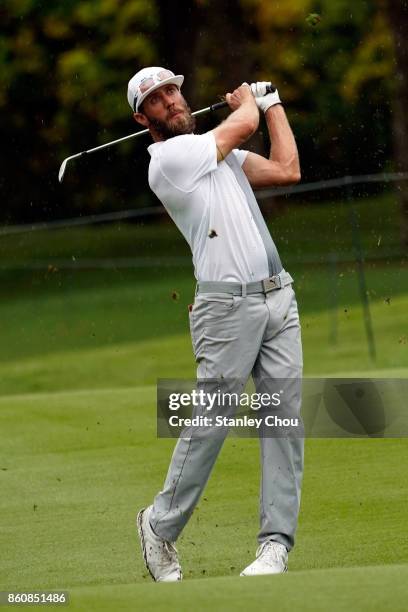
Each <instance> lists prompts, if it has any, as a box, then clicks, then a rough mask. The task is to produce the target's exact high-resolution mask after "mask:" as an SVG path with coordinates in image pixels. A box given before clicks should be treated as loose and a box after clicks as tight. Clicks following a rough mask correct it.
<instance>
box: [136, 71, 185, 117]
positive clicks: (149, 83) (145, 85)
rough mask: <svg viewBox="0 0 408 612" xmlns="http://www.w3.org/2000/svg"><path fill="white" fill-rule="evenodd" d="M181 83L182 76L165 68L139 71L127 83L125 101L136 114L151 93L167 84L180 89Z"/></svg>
mask: <svg viewBox="0 0 408 612" xmlns="http://www.w3.org/2000/svg"><path fill="white" fill-rule="evenodd" d="M183 81H184V76H183V75H182V74H174V72H172V71H171V70H167V68H160V67H159V66H151V67H150V68H143V70H139V72H136V74H135V75H134V76H133V77H132V78H131V79H130V81H129V83H128V91H127V99H128V102H129V105H130V108H131V109H132V110H133V111H134V112H135V113H137V112H138V111H139V108H140V105H141V104H142V102H143V100H144V99H145V98H146V96H148V95H149V94H151V93H152V91H154V90H155V89H158V88H159V87H162V86H163V85H167V84H168V83H174V85H177V87H181V85H182V83H183Z"/></svg>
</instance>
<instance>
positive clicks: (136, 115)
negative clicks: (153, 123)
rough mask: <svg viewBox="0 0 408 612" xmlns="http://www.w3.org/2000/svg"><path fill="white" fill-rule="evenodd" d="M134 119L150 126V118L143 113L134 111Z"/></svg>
mask: <svg viewBox="0 0 408 612" xmlns="http://www.w3.org/2000/svg"><path fill="white" fill-rule="evenodd" d="M133 119H134V120H135V121H136V122H137V123H140V124H141V125H143V126H144V127H148V126H149V120H148V118H147V117H146V115H144V114H143V113H133Z"/></svg>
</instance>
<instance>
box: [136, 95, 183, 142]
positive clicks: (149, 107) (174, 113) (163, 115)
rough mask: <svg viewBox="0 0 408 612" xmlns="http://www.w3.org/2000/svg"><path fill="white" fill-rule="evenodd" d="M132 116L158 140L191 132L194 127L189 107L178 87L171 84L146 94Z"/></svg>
mask: <svg viewBox="0 0 408 612" xmlns="http://www.w3.org/2000/svg"><path fill="white" fill-rule="evenodd" d="M134 117H135V119H136V121H139V123H142V125H145V126H146V127H148V128H149V129H150V130H151V131H152V132H153V133H154V134H155V135H157V137H158V139H160V140H167V139H168V138H173V136H180V135H181V134H192V132H193V131H194V128H195V119H194V117H192V115H191V110H190V107H189V106H188V104H187V102H186V101H185V99H184V98H183V96H182V95H181V93H180V90H179V89H178V87H177V86H176V85H172V84H170V85H163V86H162V87H159V88H158V89H156V90H155V91H153V92H152V93H151V94H150V95H149V96H147V98H146V99H145V100H144V101H143V104H142V107H141V108H140V111H139V112H138V113H135V115H134Z"/></svg>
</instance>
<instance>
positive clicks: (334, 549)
mask: <svg viewBox="0 0 408 612" xmlns="http://www.w3.org/2000/svg"><path fill="white" fill-rule="evenodd" d="M0 415H1V431H2V440H3V443H2V455H1V461H0V475H1V481H2V491H3V492H4V493H5V494H4V495H3V496H2V498H1V502H0V511H1V516H2V526H3V535H2V540H3V546H2V548H3V550H7V556H6V557H4V556H3V557H2V572H1V584H0V586H1V588H2V589H6V588H7V589H19V588H25V589H39V588H42V589H62V588H64V589H66V590H69V591H71V590H72V594H73V598H74V599H73V600H74V601H76V602H77V605H78V609H84V610H85V609H95V610H98V609H109V607H105V608H104V607H103V606H104V603H103V596H102V593H101V591H100V590H99V588H97V587H98V586H99V585H100V586H101V587H102V586H104V591H103V592H105V593H106V598H107V600H108V601H111V602H112V601H113V599H114V598H116V597H117V596H119V600H121V599H122V598H124V599H125V600H126V595H125V594H127V596H128V597H129V598H132V597H135V598H136V600H137V601H138V605H139V607H137V606H136V607H134V608H133V609H138V610H139V609H140V610H144V609H146V606H149V605H150V606H151V608H149V609H154V605H153V602H154V601H155V597H156V593H158V601H157V605H158V606H159V607H158V608H157V609H159V610H160V609H163V610H164V609H166V608H165V606H166V605H167V606H168V607H167V609H170V610H173V609H174V610H177V609H179V608H177V605H176V603H175V602H177V601H179V603H180V605H181V604H182V602H183V601H184V605H187V601H188V597H194V599H195V598H196V597H197V598H198V599H197V601H201V604H200V605H202V606H203V607H202V608H198V609H205V605H204V603H203V602H204V597H205V592H207V595H206V596H207V602H210V601H212V597H213V596H215V599H214V603H217V602H218V604H217V605H219V606H221V607H219V608H218V609H220V610H221V609H222V610H224V609H226V610H230V609H231V610H233V609H236V606H237V605H240V606H243V601H246V600H245V599H244V600H242V591H243V589H244V590H245V592H246V594H247V595H246V596H247V597H251V598H253V602H254V603H255V602H256V605H257V606H260V607H261V606H262V603H263V597H264V589H266V590H267V592H270V594H271V596H272V593H273V588H274V587H273V584H275V582H272V583H271V582H270V579H269V581H268V579H261V583H262V584H263V586H262V594H259V591H258V589H259V586H256V584H254V582H253V580H252V579H245V585H243V584H241V582H242V581H243V580H244V579H239V578H233V577H234V576H235V577H237V575H238V573H239V571H240V570H241V569H242V568H243V567H245V565H246V564H247V563H248V562H249V561H251V560H252V558H253V555H254V552H255V547H256V539H255V538H256V530H257V523H258V517H257V513H258V500H257V493H258V450H257V445H258V442H257V440H248V439H238V438H230V439H229V440H227V442H226V444H225V447H224V449H223V451H222V453H221V456H220V458H219V461H218V462H217V465H216V467H215V470H214V473H213V476H212V478H211V480H210V483H209V485H208V487H207V489H206V491H205V493H204V496H203V498H202V500H201V502H200V504H199V506H198V508H197V509H196V510H195V512H194V514H193V516H192V518H191V520H190V522H189V524H188V526H187V528H186V530H185V531H184V533H183V535H182V536H181V538H180V540H179V550H180V555H181V560H182V563H183V568H184V573H185V577H186V582H185V584H183V585H181V587H180V590H179V591H178V593H179V595H178V596H177V597H176V600H175V602H172V603H171V604H169V603H168V602H167V595H165V594H164V590H163V585H160V586H159V587H158V585H154V584H150V578H149V577H148V575H147V571H146V570H145V568H144V566H143V563H142V559H141V554H140V550H139V542H138V540H137V536H136V529H135V515H136V511H137V510H138V509H139V508H140V507H142V506H143V505H145V504H146V503H147V502H148V501H150V500H151V498H152V496H153V495H154V494H155V492H156V491H157V490H158V488H159V487H160V486H161V484H162V479H163V475H164V473H165V470H166V467H167V463H168V459H169V455H170V452H171V448H172V446H173V444H174V441H172V440H159V441H158V440H157V439H156V433H155V387H135V388H128V389H113V390H112V389H111V390H107V389H105V390H89V391H72V392H60V393H48V394H44V393H37V394H31V395H28V394H27V395H21V396H11V397H3V398H2V399H1V400H0ZM405 457H406V442H405V440H308V441H307V444H306V471H305V480H304V493H303V500H302V512H301V519H300V525H299V532H298V541H297V546H296V548H295V549H294V551H293V553H292V554H291V557H290V570H291V572H293V575H292V576H291V578H290V579H289V580H290V581H291V582H290V584H293V585H296V579H297V578H296V576H297V572H300V573H299V577H298V580H299V585H306V587H305V588H306V591H307V592H310V594H312V593H313V585H314V586H317V585H320V587H322V588H323V587H324V590H323V593H329V592H330V591H328V590H327V589H328V584H329V583H330V581H332V584H333V586H334V588H335V591H336V592H337V590H338V589H340V586H339V585H340V584H343V582H342V579H343V581H345V580H346V576H351V577H352V580H351V583H350V584H351V586H350V589H351V592H352V593H354V595H355V596H356V597H357V600H359V599H360V600H361V601H363V600H364V598H366V597H370V598H371V596H372V594H370V593H372V591H371V592H370V589H369V588H368V587H369V584H370V581H369V580H368V579H367V578H366V579H365V580H364V581H363V583H364V588H363V590H362V586H361V580H357V579H356V577H355V576H354V574H353V572H354V570H353V569H352V568H360V570H359V572H360V574H361V575H362V570H361V566H367V567H368V566H378V567H377V568H376V567H374V568H371V569H370V570H369V571H370V572H372V575H373V576H378V577H379V580H380V584H382V585H383V587H384V589H385V591H386V592H389V595H390V596H392V597H393V598H394V599H392V602H394V603H395V604H397V603H398V600H397V599H395V597H396V596H397V595H398V597H400V593H401V592H400V590H399V591H398V590H397V591H394V590H392V589H391V585H390V584H389V583H388V580H390V579H392V580H393V579H395V577H396V576H400V575H401V576H403V575H404V572H406V567H405V568H404V567H402V566H403V565H404V564H405V563H407V561H408V546H407V541H406V539H401V538H400V536H401V534H402V533H404V531H405V520H406V512H405V508H406V490H407V484H408V483H407V476H406V469H405V461H404V459H405ZM243 483H244V485H243ZM243 490H244V492H245V494H244V495H243V494H242V493H243ZM386 565H390V566H391V567H393V566H398V565H399V566H401V567H399V568H398V569H395V571H394V572H393V571H391V569H390V568H388V569H389V570H390V571H389V572H383V571H382V569H383V568H382V569H381V571H380V570H379V566H386ZM328 568H349V569H348V573H346V574H344V571H345V570H344V569H343V570H341V571H340V572H337V573H336V572H334V573H332V574H331V573H330V572H328V571H327V570H328ZM311 570H315V571H313V572H311ZM317 570H318V571H317ZM342 572H343V573H342ZM369 575H370V574H369ZM222 576H224V577H228V576H229V577H230V580H229V581H228V580H226V579H222V580H221V582H220V589H221V592H219V593H218V594H217V593H215V592H213V591H212V590H211V592H209V591H208V590H207V588H206V587H204V586H202V585H201V586H200V584H199V582H200V580H201V579H208V578H216V577H217V579H219V578H220V577H222ZM338 577H339V580H340V582H339V583H337V582H336V581H337V578H338ZM342 577H343V578H342ZM309 578H310V581H309ZM189 579H192V582H191V584H190V582H189ZM347 579H348V578H347ZM234 580H237V581H238V584H236V585H235V583H234ZM273 580H275V579H273ZM283 580H285V577H283V579H280V578H279V579H278V581H277V582H276V584H277V585H278V592H279V591H280V590H282V593H283V594H284V593H285V591H286V589H287V583H285V582H283ZM376 580H377V579H376ZM247 581H248V584H246V582H247ZM262 581H263V582H262ZM327 581H329V583H328V582H327ZM206 582H208V580H206ZM376 584H377V588H378V582H377V583H376ZM81 585H82V586H83V587H86V588H84V589H83V590H82V589H79V588H78V587H80V586H81ZM109 585H110V586H109ZM120 585H126V586H125V587H124V589H123V592H122V594H121V595H120V593H121V587H120ZM132 585H133V586H132ZM335 585H337V586H335ZM224 587H225V589H226V592H229V593H230V597H231V600H230V601H229V603H228V605H227V603H226V599H225V592H224ZM372 587H373V588H374V584H373V585H372ZM155 588H156V589H157V588H159V589H161V590H159V591H154V590H153V589H155ZM165 588H166V587H165ZM216 588H217V587H216V585H215V586H214V589H216ZM294 588H295V587H294ZM302 588H303V587H302ZM401 588H402V587H401V586H400V589H401ZM339 592H341V589H340V590H339ZM74 595H75V597H74ZM315 595H316V594H315ZM349 595H350V593H348V595H345V594H343V596H342V597H343V599H342V598H340V599H341V601H340V604H341V605H340V607H339V609H343V607H341V606H342V605H343V604H345V602H347V601H348V597H349ZM178 597H180V599H178ZM83 598H85V599H84V600H83ZM112 598H113V599H112ZM319 598H320V604H319V605H321V606H322V607H321V608H319V609H323V603H324V596H323V594H322V593H321V594H320V595H319ZM301 600H302V598H301V597H300V596H299V597H298V599H293V595H292V599H291V601H293V602H294V603H295V602H296V601H297V602H298V604H299V602H300V601H301ZM311 601H315V599H314V598H312V599H311ZM370 601H371V599H370ZM381 601H382V600H381ZM84 602H88V603H87V604H86V603H84ZM149 602H150V603H149ZM373 603H375V602H373ZM173 604H174V605H173ZM126 605H127V606H128V608H127V609H132V604H131V603H130V600H127V604H126ZM126 605H125V604H124V608H125V607H126ZM133 605H134V604H133ZM285 605H286V604H285ZM87 606H88V607H87ZM106 606H108V604H106ZM160 606H162V607H160ZM228 606H229V607H228ZM115 607H116V606H115V605H114V604H113V603H112V608H111V609H115ZM196 609H197V607H196ZM238 609H244V608H243V607H241V608H238ZM261 609H262V607H261ZM265 609H266V607H265ZM278 609H280V608H278ZM281 609H289V608H287V607H285V606H283V607H282V608H281ZM302 609H303V608H302ZM304 609H312V607H310V608H307V607H306V608H304ZM333 609H336V608H333ZM354 609H358V608H354ZM361 609H364V608H361ZM370 609H388V608H370ZM389 609H397V608H396V607H394V608H391V607H390V608H389Z"/></svg>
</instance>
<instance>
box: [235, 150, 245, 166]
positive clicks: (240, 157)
mask: <svg viewBox="0 0 408 612" xmlns="http://www.w3.org/2000/svg"><path fill="white" fill-rule="evenodd" d="M232 152H233V153H234V155H235V157H236V158H237V160H238V163H239V165H240V166H242V164H243V163H244V161H245V160H246V156H247V155H248V153H249V151H244V150H243V149H232Z"/></svg>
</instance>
